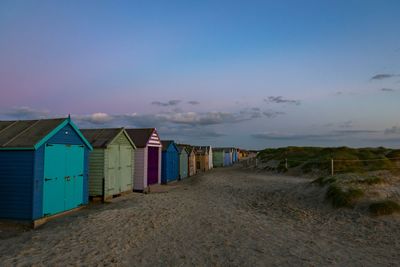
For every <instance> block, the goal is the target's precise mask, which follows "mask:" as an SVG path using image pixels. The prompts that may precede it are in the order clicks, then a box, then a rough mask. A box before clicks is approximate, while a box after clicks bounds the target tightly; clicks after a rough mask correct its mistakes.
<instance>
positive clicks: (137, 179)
mask: <svg viewBox="0 0 400 267" xmlns="http://www.w3.org/2000/svg"><path fill="white" fill-rule="evenodd" d="M133 164H134V166H135V168H134V170H135V172H134V175H133V177H134V180H133V189H134V190H144V189H145V187H146V186H147V147H145V148H137V149H136V151H135V157H134V163H133Z"/></svg>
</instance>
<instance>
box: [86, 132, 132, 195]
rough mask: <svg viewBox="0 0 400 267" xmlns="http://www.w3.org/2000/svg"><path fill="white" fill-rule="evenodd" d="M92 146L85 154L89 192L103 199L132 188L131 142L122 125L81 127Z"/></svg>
mask: <svg viewBox="0 0 400 267" xmlns="http://www.w3.org/2000/svg"><path fill="white" fill-rule="evenodd" d="M81 132H82V133H83V135H84V136H85V138H86V139H87V140H88V141H89V142H90V144H91V145H92V147H93V152H92V153H91V154H90V157H89V196H90V197H102V198H103V200H107V199H110V198H113V197H116V196H119V195H121V194H122V193H127V192H132V190H133V172H134V155H135V154H134V152H135V149H136V146H135V144H134V143H133V141H132V140H131V138H130V137H129V135H128V134H127V132H126V131H125V130H124V129H123V128H110V129H82V130H81Z"/></svg>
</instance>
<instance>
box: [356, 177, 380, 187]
mask: <svg viewBox="0 0 400 267" xmlns="http://www.w3.org/2000/svg"><path fill="white" fill-rule="evenodd" d="M357 182H358V183H360V184H367V185H374V184H382V183H384V179H383V178H381V177H376V176H372V177H368V178H366V179H363V180H358V181H357Z"/></svg>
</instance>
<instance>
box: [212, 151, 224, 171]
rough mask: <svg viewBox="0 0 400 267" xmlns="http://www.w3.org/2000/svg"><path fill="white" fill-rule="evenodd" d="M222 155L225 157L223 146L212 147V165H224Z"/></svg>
mask: <svg viewBox="0 0 400 267" xmlns="http://www.w3.org/2000/svg"><path fill="white" fill-rule="evenodd" d="M224 157H225V149H224V148H214V149H213V164H214V167H224Z"/></svg>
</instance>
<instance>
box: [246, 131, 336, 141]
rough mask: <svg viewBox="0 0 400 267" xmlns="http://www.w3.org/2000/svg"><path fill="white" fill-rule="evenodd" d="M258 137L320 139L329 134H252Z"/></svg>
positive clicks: (270, 138) (269, 138)
mask: <svg viewBox="0 0 400 267" xmlns="http://www.w3.org/2000/svg"><path fill="white" fill-rule="evenodd" d="M251 136H252V137H253V138H257V139H268V140H299V139H301V140H304V139H307V140H309V139H316V138H317V139H320V138H325V137H328V135H327V134H289V133H275V132H271V133H256V134H252V135H251Z"/></svg>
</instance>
